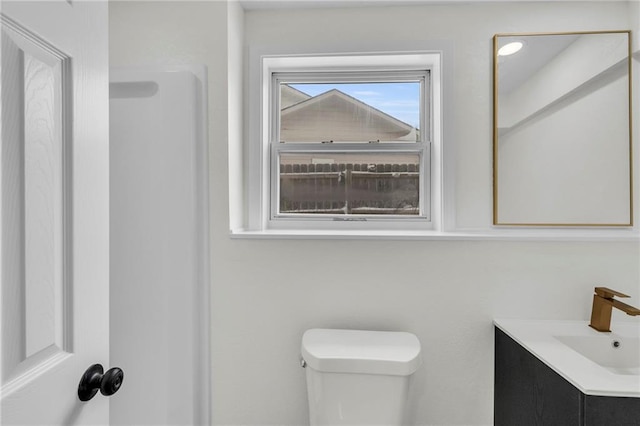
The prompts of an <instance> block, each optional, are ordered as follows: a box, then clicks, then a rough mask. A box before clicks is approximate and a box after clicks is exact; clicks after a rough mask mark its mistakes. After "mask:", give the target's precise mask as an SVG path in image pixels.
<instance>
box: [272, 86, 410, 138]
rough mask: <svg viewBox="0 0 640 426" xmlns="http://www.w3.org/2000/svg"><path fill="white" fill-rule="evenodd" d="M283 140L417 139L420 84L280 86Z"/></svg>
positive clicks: (281, 135) (281, 132)
mask: <svg viewBox="0 0 640 426" xmlns="http://www.w3.org/2000/svg"><path fill="white" fill-rule="evenodd" d="M280 107H281V108H280V109H281V111H280V113H281V116H280V140H281V141H283V142H372V141H376V142H405V143H406V142H415V141H416V140H418V138H419V127H420V83H419V82H415V81H407V82H375V83H296V84H292V83H290V84H281V86H280Z"/></svg>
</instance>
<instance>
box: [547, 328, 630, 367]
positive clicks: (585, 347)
mask: <svg viewBox="0 0 640 426" xmlns="http://www.w3.org/2000/svg"><path fill="white" fill-rule="evenodd" d="M606 334H610V333H606ZM556 339H558V340H560V342H562V343H563V344H565V345H567V346H569V347H570V348H571V349H573V350H574V351H576V352H578V353H579V354H580V355H582V356H584V357H586V358H588V359H590V360H591V361H593V362H594V363H596V364H598V365H600V366H602V367H603V368H606V369H607V370H609V371H611V372H612V373H614V374H629V375H635V376H640V338H636V337H621V336H616V335H615V334H614V335H602V336H556Z"/></svg>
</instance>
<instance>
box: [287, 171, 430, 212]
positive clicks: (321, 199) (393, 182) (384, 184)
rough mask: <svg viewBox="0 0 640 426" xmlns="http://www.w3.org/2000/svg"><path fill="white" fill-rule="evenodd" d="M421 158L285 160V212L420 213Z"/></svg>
mask: <svg viewBox="0 0 640 426" xmlns="http://www.w3.org/2000/svg"><path fill="white" fill-rule="evenodd" d="M419 177H420V170H419V166H418V165H417V164H335V163H334V164H282V165H280V213H281V214H287V213H296V214H300V213H306V214H358V215H418V214H419V212H420V208H419V200H420V197H419V194H420V191H419V180H420V179H419Z"/></svg>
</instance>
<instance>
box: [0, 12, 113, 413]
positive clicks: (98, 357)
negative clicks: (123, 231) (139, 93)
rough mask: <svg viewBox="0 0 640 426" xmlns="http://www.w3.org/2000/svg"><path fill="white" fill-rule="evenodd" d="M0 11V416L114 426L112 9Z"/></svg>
mask: <svg viewBox="0 0 640 426" xmlns="http://www.w3.org/2000/svg"><path fill="white" fill-rule="evenodd" d="M1 6H2V8H1V10H0V11H1V13H2V15H1V20H2V33H1V34H2V35H1V38H2V57H1V59H2V67H1V68H0V72H1V84H2V86H1V90H0V93H1V96H2V109H1V110H0V111H1V114H0V117H1V120H0V125H1V127H2V148H1V150H0V170H1V172H0V189H1V198H0V200H1V204H0V218H1V226H2V228H1V231H2V232H1V234H0V235H1V240H0V254H1V259H2V261H1V263H0V268H1V277H2V290H1V296H2V305H1V309H2V316H1V318H2V340H1V342H2V349H1V356H2V362H1V371H0V379H1V386H2V387H1V390H0V396H1V398H2V399H1V403H2V405H1V407H0V408H1V411H0V423H2V424H3V425H4V424H47V425H58V424H59V425H62V424H65V425H72V424H80V423H81V424H107V423H108V400H107V399H106V398H104V397H97V398H95V399H94V400H91V401H89V402H86V403H81V402H80V401H79V400H78V396H77V388H78V382H79V380H80V377H81V376H82V374H83V372H84V371H85V370H86V369H87V367H89V366H90V365H91V364H94V363H101V364H103V365H107V366H108V365H109V359H108V353H109V347H108V335H109V332H108V331H109V330H108V324H109V317H108V282H109V272H108V109H107V108H108V72H107V70H108V51H107V5H106V3H104V2H74V3H71V2H66V1H58V0H56V1H48V2H2V3H1Z"/></svg>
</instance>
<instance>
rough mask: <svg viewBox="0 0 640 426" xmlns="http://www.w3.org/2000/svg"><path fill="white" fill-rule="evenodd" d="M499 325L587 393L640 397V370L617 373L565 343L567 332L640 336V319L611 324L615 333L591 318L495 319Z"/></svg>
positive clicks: (571, 334)
mask: <svg viewBox="0 0 640 426" xmlns="http://www.w3.org/2000/svg"><path fill="white" fill-rule="evenodd" d="M493 323H494V324H495V326H496V327H498V328H499V329H500V330H502V331H503V332H504V333H506V334H507V335H508V336H509V337H511V338H512V339H514V340H515V341H516V342H518V343H519V344H520V345H521V346H523V347H524V348H525V349H527V350H528V351H529V352H530V353H532V354H533V355H534V356H535V357H536V358H538V359H539V360H540V361H542V362H544V363H545V364H546V365H548V366H549V367H550V368H551V369H553V370H554V371H555V372H556V373H558V374H560V375H561V376H562V377H564V378H565V379H566V380H567V381H569V382H570V383H571V384H573V385H574V386H575V387H576V388H578V389H579V390H580V391H581V392H582V393H584V394H586V395H599V396H622V397H635V398H640V374H616V373H614V372H611V371H609V370H608V369H606V368H604V367H602V366H601V365H599V364H597V363H595V362H593V361H591V360H590V359H588V358H586V357H585V356H583V355H581V354H580V353H578V352H576V351H574V350H573V349H571V348H570V347H569V346H567V345H565V344H563V343H561V341H560V340H559V339H558V337H563V336H585V337H589V336H598V337H603V336H604V337H609V338H610V339H611V341H613V340H616V339H620V340H621V341H623V342H624V339H628V338H635V339H637V338H639V337H640V321H638V322H624V323H622V322H619V323H612V324H611V330H612V332H611V333H601V332H598V331H596V330H594V329H592V328H591V327H589V323H588V321H559V320H515V319H495V320H494V321H493Z"/></svg>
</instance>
